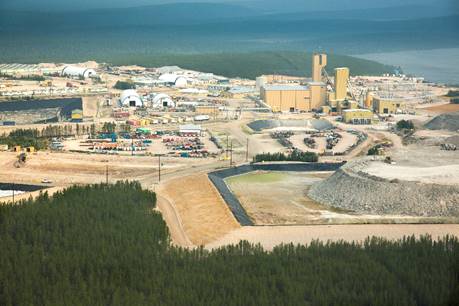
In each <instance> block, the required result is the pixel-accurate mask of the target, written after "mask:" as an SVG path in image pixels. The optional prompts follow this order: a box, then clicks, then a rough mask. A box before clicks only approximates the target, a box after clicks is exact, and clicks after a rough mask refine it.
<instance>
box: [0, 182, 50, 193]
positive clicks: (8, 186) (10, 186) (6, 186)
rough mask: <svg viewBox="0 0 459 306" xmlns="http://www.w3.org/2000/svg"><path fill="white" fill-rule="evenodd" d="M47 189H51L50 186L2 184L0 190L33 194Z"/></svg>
mask: <svg viewBox="0 0 459 306" xmlns="http://www.w3.org/2000/svg"><path fill="white" fill-rule="evenodd" d="M46 188H49V186H38V185H25V184H13V183H0V190H15V191H24V192H33V191H37V190H42V189H46Z"/></svg>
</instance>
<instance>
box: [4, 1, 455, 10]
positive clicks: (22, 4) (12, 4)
mask: <svg viewBox="0 0 459 306" xmlns="http://www.w3.org/2000/svg"><path fill="white" fill-rule="evenodd" d="M174 2H213V3H233V4H234V3H239V4H241V5H248V6H250V7H252V8H254V7H255V8H256V7H257V6H259V8H260V9H263V10H274V11H276V10H279V11H295V10H298V9H300V10H342V9H355V8H371V7H387V6H397V5H412V4H415V5H426V4H434V3H435V4H436V5H441V6H445V7H447V6H449V7H451V9H452V10H453V11H454V9H457V8H458V6H457V3H458V2H459V0H179V1H177V0H77V1H76V0H0V9H21V10H44V11H48V10H74V9H92V8H109V7H112V8H113V7H132V6H141V5H152V4H164V3H174ZM456 13H457V12H456Z"/></svg>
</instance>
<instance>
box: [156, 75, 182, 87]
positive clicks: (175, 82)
mask: <svg viewBox="0 0 459 306" xmlns="http://www.w3.org/2000/svg"><path fill="white" fill-rule="evenodd" d="M159 80H160V81H162V82H164V83H166V84H168V85H171V86H175V87H186V86H187V85H188V80H187V79H186V77H184V76H181V75H176V74H172V73H166V74H163V75H161V76H160V77H159Z"/></svg>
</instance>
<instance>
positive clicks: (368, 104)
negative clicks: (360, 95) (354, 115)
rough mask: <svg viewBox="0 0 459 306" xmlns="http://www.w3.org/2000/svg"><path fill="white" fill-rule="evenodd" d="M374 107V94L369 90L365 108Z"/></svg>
mask: <svg viewBox="0 0 459 306" xmlns="http://www.w3.org/2000/svg"><path fill="white" fill-rule="evenodd" d="M372 107H373V94H372V93H371V92H369V91H367V96H366V98H365V108H367V109H371V108H372Z"/></svg>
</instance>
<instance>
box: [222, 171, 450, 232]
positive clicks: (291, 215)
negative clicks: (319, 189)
mask: <svg viewBox="0 0 459 306" xmlns="http://www.w3.org/2000/svg"><path fill="white" fill-rule="evenodd" d="M331 174H332V173H323V172H317V173H309V172H308V173H299V172H264V171H257V172H251V173H247V174H244V175H239V176H234V177H230V178H228V179H226V182H227V185H228V186H229V188H230V189H231V190H232V192H233V193H234V194H235V195H236V196H237V198H238V199H239V201H240V202H241V204H242V206H243V207H244V208H245V210H246V212H247V214H248V215H249V216H250V218H251V219H252V220H253V222H254V224H255V225H311V224H362V223H372V224H375V223H380V224H386V223H430V222H434V223H437V222H448V221H449V219H447V218H444V219H441V218H438V219H429V220H428V219H426V218H422V217H416V216H409V215H407V216H400V215H393V214H392V215H391V214H385V215H373V214H362V213H355V212H353V211H348V210H344V209H339V208H336V207H333V206H329V205H324V204H321V203H319V202H317V201H314V200H313V199H311V198H310V197H308V192H309V189H310V187H311V186H312V184H314V183H318V182H321V181H322V180H323V179H325V178H327V177H328V176H330V175H331Z"/></svg>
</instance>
